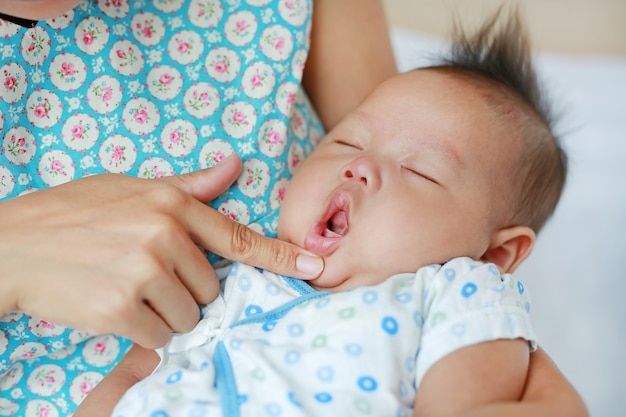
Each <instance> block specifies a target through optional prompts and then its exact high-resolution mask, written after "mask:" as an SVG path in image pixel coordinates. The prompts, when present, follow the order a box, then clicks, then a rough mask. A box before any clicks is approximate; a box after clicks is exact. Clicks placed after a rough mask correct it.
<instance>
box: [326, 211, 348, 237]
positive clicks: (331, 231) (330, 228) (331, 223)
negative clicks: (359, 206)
mask: <svg viewBox="0 0 626 417" xmlns="http://www.w3.org/2000/svg"><path fill="white" fill-rule="evenodd" d="M347 233H348V216H346V212H345V211H338V212H336V213H335V214H333V215H332V216H331V217H330V219H328V221H327V222H326V229H325V230H324V232H323V235H324V237H342V236H345V235H346V234H347Z"/></svg>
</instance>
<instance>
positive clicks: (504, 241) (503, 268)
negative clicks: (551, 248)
mask: <svg viewBox="0 0 626 417" xmlns="http://www.w3.org/2000/svg"><path fill="white" fill-rule="evenodd" d="M534 244H535V232H534V231H533V230H532V229H531V228H530V227H527V226H513V227H508V228H506V229H501V230H498V231H497V232H496V233H495V234H494V235H493V237H492V238H491V242H490V244H489V248H488V249H487V251H486V252H485V253H484V254H483V256H482V257H481V258H480V260H481V261H484V262H491V263H494V264H496V266H497V267H498V269H499V270H500V273H503V274H504V273H511V272H513V271H515V269H516V268H517V267H518V266H519V265H520V264H521V263H522V262H523V261H524V260H525V259H526V258H527V257H528V255H530V252H531V251H532V249H533V245H534Z"/></svg>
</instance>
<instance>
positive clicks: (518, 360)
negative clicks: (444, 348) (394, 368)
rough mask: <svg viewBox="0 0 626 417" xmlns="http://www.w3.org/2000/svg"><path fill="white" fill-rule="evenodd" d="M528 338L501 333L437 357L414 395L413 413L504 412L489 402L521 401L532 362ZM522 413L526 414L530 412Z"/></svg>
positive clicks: (421, 416)
mask: <svg viewBox="0 0 626 417" xmlns="http://www.w3.org/2000/svg"><path fill="white" fill-rule="evenodd" d="M529 356H530V353H529V347H528V342H527V341H525V340H522V339H515V340H510V339H507V340H505V339H500V340H495V341H491V342H485V343H479V344H476V345H472V346H468V347H464V348H461V349H459V350H457V351H454V352H452V353H451V354H449V355H447V356H445V357H444V358H442V359H440V360H439V361H437V362H436V363H435V364H434V365H433V366H432V367H431V368H430V369H429V370H428V371H427V372H426V374H425V375H424V378H423V379H422V382H421V384H420V386H419V389H418V391H417V396H416V398H415V411H414V414H413V415H414V416H419V417H435V416H455V417H456V416H464V417H470V416H472V417H474V416H488V415H494V416H496V415H497V416H502V415H506V416H507V417H512V416H514V415H518V414H512V412H517V410H516V408H515V407H511V409H512V410H511V411H512V412H508V409H505V410H507V412H506V413H505V414H502V413H501V411H500V410H493V411H495V413H494V414H491V412H492V410H490V408H492V407H495V406H498V405H505V404H507V403H508V404H514V405H517V406H519V404H520V403H519V402H518V401H519V400H520V398H522V394H523V391H524V384H525V382H526V376H527V374H528V365H529ZM519 415H520V416H522V415H523V416H524V417H527V416H528V415H533V416H534V414H528V413H527V412H522V414H519Z"/></svg>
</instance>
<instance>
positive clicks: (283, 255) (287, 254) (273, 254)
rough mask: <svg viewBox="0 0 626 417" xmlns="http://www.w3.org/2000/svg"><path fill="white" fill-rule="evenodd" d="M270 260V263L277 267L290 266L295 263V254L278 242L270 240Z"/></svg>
mask: <svg viewBox="0 0 626 417" xmlns="http://www.w3.org/2000/svg"><path fill="white" fill-rule="evenodd" d="M270 261H271V262H272V265H275V266H277V267H283V268H291V266H292V265H295V263H296V255H295V254H294V253H293V252H291V251H289V250H285V249H284V247H283V246H282V245H279V244H278V242H272V245H271V247H270Z"/></svg>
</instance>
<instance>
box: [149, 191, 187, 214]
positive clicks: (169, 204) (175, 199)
mask: <svg viewBox="0 0 626 417" xmlns="http://www.w3.org/2000/svg"><path fill="white" fill-rule="evenodd" d="M187 197H188V196H187V194H186V193H184V192H183V191H181V190H180V189H179V188H177V187H175V186H172V185H167V186H162V187H157V188H155V190H154V193H153V199H154V201H155V202H156V204H157V205H158V206H159V207H163V208H165V209H168V210H169V209H177V208H180V207H181V206H183V205H185V204H186V202H187Z"/></svg>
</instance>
